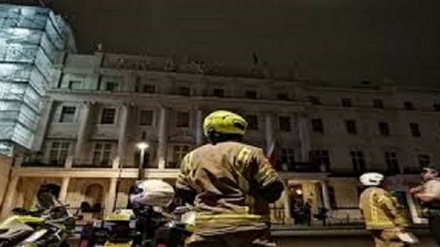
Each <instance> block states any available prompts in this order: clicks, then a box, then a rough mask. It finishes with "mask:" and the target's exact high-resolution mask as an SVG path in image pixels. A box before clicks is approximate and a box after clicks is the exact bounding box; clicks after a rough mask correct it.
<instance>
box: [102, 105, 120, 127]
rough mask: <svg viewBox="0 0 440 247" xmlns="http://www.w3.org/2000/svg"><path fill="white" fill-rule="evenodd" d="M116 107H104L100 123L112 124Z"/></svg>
mask: <svg viewBox="0 0 440 247" xmlns="http://www.w3.org/2000/svg"><path fill="white" fill-rule="evenodd" d="M115 115H116V109H114V108H104V109H103V110H102V115H101V124H113V123H114V122H115Z"/></svg>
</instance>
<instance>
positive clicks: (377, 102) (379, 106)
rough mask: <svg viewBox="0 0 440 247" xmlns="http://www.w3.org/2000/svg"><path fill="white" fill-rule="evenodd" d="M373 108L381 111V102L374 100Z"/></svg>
mask: <svg viewBox="0 0 440 247" xmlns="http://www.w3.org/2000/svg"><path fill="white" fill-rule="evenodd" d="M373 107H374V108H378V109H382V108H383V101H382V100H380V99H375V100H374V101H373Z"/></svg>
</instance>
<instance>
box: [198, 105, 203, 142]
mask: <svg viewBox="0 0 440 247" xmlns="http://www.w3.org/2000/svg"><path fill="white" fill-rule="evenodd" d="M202 125H203V113H202V111H201V110H200V109H198V110H197V113H196V145H197V146H201V145H202V144H203V126H202Z"/></svg>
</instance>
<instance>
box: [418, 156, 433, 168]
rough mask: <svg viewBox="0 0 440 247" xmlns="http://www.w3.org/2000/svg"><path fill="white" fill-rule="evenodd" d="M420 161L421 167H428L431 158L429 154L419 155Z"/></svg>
mask: <svg viewBox="0 0 440 247" xmlns="http://www.w3.org/2000/svg"><path fill="white" fill-rule="evenodd" d="M418 160H419V165H420V167H426V166H428V165H429V164H430V163H431V157H430V156H429V155H427V154H419V156H418Z"/></svg>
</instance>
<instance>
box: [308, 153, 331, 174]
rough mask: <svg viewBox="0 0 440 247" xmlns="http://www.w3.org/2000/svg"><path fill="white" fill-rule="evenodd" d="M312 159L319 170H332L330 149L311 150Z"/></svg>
mask: <svg viewBox="0 0 440 247" xmlns="http://www.w3.org/2000/svg"><path fill="white" fill-rule="evenodd" d="M310 161H311V162H312V163H313V165H315V166H316V167H317V169H319V171H325V172H329V171H330V156H329V152H328V150H325V149H320V150H312V151H310Z"/></svg>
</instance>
